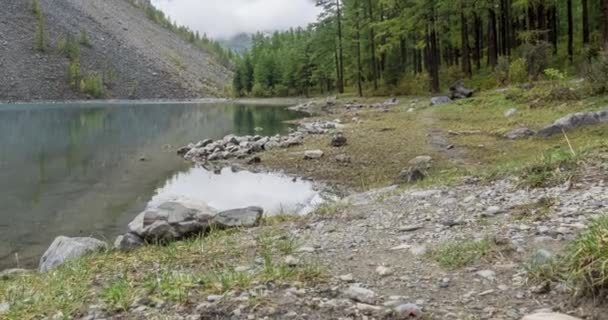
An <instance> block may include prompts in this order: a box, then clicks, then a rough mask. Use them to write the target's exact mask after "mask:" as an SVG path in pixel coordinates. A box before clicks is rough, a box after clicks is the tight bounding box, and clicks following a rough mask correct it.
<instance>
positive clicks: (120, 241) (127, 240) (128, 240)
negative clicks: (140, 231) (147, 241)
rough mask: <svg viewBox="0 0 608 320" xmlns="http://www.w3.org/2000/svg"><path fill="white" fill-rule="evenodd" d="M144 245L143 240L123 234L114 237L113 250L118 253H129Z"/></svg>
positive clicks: (130, 234) (132, 234)
mask: <svg viewBox="0 0 608 320" xmlns="http://www.w3.org/2000/svg"><path fill="white" fill-rule="evenodd" d="M143 244H144V240H143V239H142V238H140V237H139V236H138V235H136V234H134V233H130V232H129V233H125V234H124V235H120V236H118V237H116V241H114V248H115V249H117V250H120V251H125V252H126V251H131V250H133V249H136V248H139V247H141V246H142V245H143Z"/></svg>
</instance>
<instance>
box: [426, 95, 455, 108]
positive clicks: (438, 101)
mask: <svg viewBox="0 0 608 320" xmlns="http://www.w3.org/2000/svg"><path fill="white" fill-rule="evenodd" d="M450 102H452V99H450V97H448V96H440V97H432V98H431V106H439V105H442V104H446V103H450Z"/></svg>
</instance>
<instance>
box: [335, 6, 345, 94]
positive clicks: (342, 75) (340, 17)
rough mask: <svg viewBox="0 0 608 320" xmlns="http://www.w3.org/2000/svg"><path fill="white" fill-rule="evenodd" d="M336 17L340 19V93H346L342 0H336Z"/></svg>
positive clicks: (338, 82) (338, 85)
mask: <svg viewBox="0 0 608 320" xmlns="http://www.w3.org/2000/svg"><path fill="white" fill-rule="evenodd" d="M336 19H337V20H338V77H337V78H338V79H337V80H338V81H337V84H336V86H337V87H338V92H339V93H344V48H343V47H342V9H341V8H340V0H336Z"/></svg>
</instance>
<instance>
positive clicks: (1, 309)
mask: <svg viewBox="0 0 608 320" xmlns="http://www.w3.org/2000/svg"><path fill="white" fill-rule="evenodd" d="M10 309H11V305H10V304H8V303H6V302H3V303H0V314H5V313H7V312H8V311H9V310H10Z"/></svg>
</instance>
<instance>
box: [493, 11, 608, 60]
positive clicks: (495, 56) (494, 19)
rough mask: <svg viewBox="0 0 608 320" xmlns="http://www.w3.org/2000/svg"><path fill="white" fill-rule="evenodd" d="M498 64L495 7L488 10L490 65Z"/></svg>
mask: <svg viewBox="0 0 608 320" xmlns="http://www.w3.org/2000/svg"><path fill="white" fill-rule="evenodd" d="M606 1H608V0H606ZM497 64H498V43H497V39H496V12H495V11H494V8H493V7H490V8H489V9H488V65H489V66H491V67H492V69H493V68H494V67H496V65H497Z"/></svg>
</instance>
